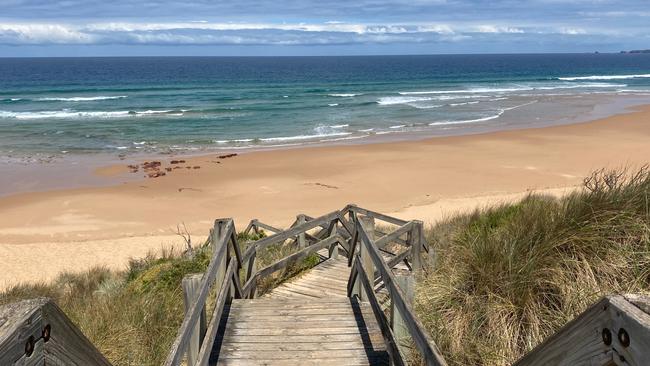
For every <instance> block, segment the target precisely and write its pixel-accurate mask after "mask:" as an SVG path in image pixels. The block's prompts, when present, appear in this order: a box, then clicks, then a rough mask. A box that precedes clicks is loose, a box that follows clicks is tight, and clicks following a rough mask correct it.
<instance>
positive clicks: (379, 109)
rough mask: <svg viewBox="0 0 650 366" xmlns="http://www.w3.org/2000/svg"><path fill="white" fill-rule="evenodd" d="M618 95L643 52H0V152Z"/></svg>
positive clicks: (360, 135) (483, 120) (129, 145)
mask: <svg viewBox="0 0 650 366" xmlns="http://www.w3.org/2000/svg"><path fill="white" fill-rule="evenodd" d="M621 100H629V101H630V103H631V104H634V103H636V104H640V103H644V102H645V103H648V102H650V55H648V54H646V55H643V54H639V55H630V54H625V55H623V54H621V55H617V54H598V55H597V54H579V55H578V54H576V55H447V56H386V57H381V56H373V57H277V58H273V57H269V58H264V57H254V58H218V57H213V58H56V59H54V58H50V59H47V58H44V59H0V155H1V156H31V155H39V154H44V155H48V154H51V155H65V154H90V153H103V152H110V153H113V152H115V153H120V154H127V155H128V154H134V153H168V152H176V153H181V152H197V151H199V152H200V151H213V150H223V149H232V148H244V149H245V148H262V147H282V146H293V145H296V144H313V143H323V142H326V143H335V142H336V143H338V142H364V141H371V140H372V139H373V138H374V139H377V138H381V137H385V138H399V137H400V136H401V137H406V138H413V137H419V136H434V135H441V134H463V133H471V132H473V131H482V130H498V129H505V128H516V127H534V126H537V125H543V124H549V123H555V122H557V123H570V122H572V121H576V120H578V119H580V118H581V116H583V115H588V114H590V113H594V111H598V108H599V106H602V105H612V106H613V105H619V104H620V101H621ZM617 103H618V104H617Z"/></svg>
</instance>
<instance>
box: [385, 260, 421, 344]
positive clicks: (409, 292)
mask: <svg viewBox="0 0 650 366" xmlns="http://www.w3.org/2000/svg"><path fill="white" fill-rule="evenodd" d="M395 285H397V286H399V288H400V289H401V290H402V293H403V294H404V295H405V299H404V300H406V301H408V302H409V304H410V305H411V306H412V305H413V300H414V298H415V280H414V278H413V276H412V275H411V274H410V273H408V272H407V273H403V272H399V273H395ZM392 295H393V294H391V296H392ZM390 324H391V329H392V330H393V334H394V335H395V340H396V341H397V344H398V345H399V344H401V342H402V341H404V340H406V339H408V338H409V336H410V333H409V330H408V327H407V326H406V323H405V322H404V318H402V315H401V314H400V313H399V310H398V309H397V308H396V307H395V302H394V301H393V300H392V298H391V304H390Z"/></svg>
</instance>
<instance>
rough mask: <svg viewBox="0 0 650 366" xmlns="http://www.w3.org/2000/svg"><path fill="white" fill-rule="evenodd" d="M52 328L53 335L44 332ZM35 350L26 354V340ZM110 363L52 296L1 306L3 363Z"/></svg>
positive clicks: (0, 361)
mask: <svg viewBox="0 0 650 366" xmlns="http://www.w3.org/2000/svg"><path fill="white" fill-rule="evenodd" d="M46 328H47V329H49V337H48V336H47V335H46V333H44V330H45V329H46ZM28 342H31V344H32V345H33V348H32V349H33V351H32V352H31V354H29V355H28V354H26V352H25V351H26V344H27V343H28ZM14 364H17V365H44V364H48V365H101V366H109V365H110V363H109V362H108V360H106V358H105V357H104V356H103V355H102V354H101V353H100V352H99V351H98V350H97V348H95V346H94V345H93V344H92V343H91V342H90V341H89V340H88V339H87V338H86V337H85V336H84V335H83V334H82V333H81V331H80V330H79V329H78V328H77V326H76V325H75V324H73V323H72V321H71V320H70V319H69V318H68V317H67V316H66V315H65V314H64V313H63V311H62V310H61V309H60V308H59V307H58V306H57V305H56V304H55V303H54V302H52V300H50V299H47V298H37V299H31V300H24V301H20V302H17V303H13V304H9V305H5V306H2V307H0V365H3V366H4V365H14Z"/></svg>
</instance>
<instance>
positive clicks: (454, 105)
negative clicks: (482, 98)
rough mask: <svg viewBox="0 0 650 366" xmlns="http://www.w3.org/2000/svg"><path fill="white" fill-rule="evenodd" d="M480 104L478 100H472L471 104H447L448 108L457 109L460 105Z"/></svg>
mask: <svg viewBox="0 0 650 366" xmlns="http://www.w3.org/2000/svg"><path fill="white" fill-rule="evenodd" d="M478 103H480V102H479V101H478V100H474V101H471V102H463V103H449V106H451V107H459V106H461V105H469V104H478Z"/></svg>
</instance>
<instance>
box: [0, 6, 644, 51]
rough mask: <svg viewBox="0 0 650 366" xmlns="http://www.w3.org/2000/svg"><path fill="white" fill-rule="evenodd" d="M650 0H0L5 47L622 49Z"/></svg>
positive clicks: (1, 45) (630, 42)
mask: <svg viewBox="0 0 650 366" xmlns="http://www.w3.org/2000/svg"><path fill="white" fill-rule="evenodd" d="M638 48H650V2H649V1H648V0H623V1H614V0H591V1H587V0H573V1H569V0H530V1H524V0H522V1H516V0H493V1H488V0H356V1H354V0H353V1H331V0H302V1H299V0H290V1H277V0H276V1H259V0H241V1H220V0H213V1H208V0H200V1H182V0H141V1H132V0H113V1H107V0H0V56H4V57H6V56H121V55H128V56H133V55H357V54H432V53H518V52H593V51H596V50H598V51H601V52H617V51H619V50H628V49H638Z"/></svg>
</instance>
